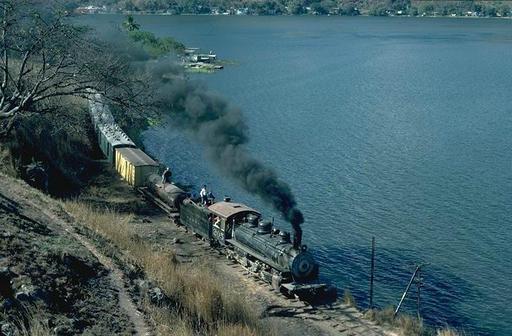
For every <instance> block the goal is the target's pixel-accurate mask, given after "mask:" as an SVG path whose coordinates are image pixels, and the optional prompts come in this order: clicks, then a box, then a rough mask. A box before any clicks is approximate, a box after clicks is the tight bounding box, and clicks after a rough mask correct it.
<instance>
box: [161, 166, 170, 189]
mask: <svg viewBox="0 0 512 336" xmlns="http://www.w3.org/2000/svg"><path fill="white" fill-rule="evenodd" d="M171 177H172V172H171V169H170V168H169V167H167V168H165V170H164V173H163V174H162V188H165V184H166V183H171Z"/></svg>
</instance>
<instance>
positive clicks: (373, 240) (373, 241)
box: [369, 237, 375, 309]
mask: <svg viewBox="0 0 512 336" xmlns="http://www.w3.org/2000/svg"><path fill="white" fill-rule="evenodd" d="M374 274H375V237H372V257H371V269H370V307H369V309H372V308H373V279H374Z"/></svg>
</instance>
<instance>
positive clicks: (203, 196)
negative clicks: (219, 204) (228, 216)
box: [199, 184, 208, 204]
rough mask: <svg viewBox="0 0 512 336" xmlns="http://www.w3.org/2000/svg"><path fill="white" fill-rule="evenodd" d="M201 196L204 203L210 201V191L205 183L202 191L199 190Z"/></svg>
mask: <svg viewBox="0 0 512 336" xmlns="http://www.w3.org/2000/svg"><path fill="white" fill-rule="evenodd" d="M199 196H201V202H202V203H203V204H206V202H207V201H208V191H207V190H206V184H205V185H203V188H202V189H201V192H199Z"/></svg>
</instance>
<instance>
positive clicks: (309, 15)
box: [75, 11, 512, 20]
mask: <svg viewBox="0 0 512 336" xmlns="http://www.w3.org/2000/svg"><path fill="white" fill-rule="evenodd" d="M75 15H76V16H87V15H137V16H219V17H330V18H332V17H340V18H341V17H350V18H356V17H373V18H427V19H431V18H438V19H441V18H445V19H456V20H457V19H458V20H460V19H469V20H479V19H484V20H489V19H491V20H492V19H496V20H512V16H501V17H500V16H451V15H416V16H411V15H369V14H360V15H313V14H301V15H294V14H274V15H257V14H244V15H231V14H230V15H225V14H194V13H184V14H170V13H157V12H154V13H147V12H130V11H126V12H98V13H76V14H75Z"/></svg>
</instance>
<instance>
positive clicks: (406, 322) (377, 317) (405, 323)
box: [365, 307, 427, 336]
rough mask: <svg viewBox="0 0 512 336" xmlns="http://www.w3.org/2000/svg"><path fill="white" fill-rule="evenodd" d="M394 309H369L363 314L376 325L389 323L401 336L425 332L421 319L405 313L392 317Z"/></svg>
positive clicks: (413, 335) (416, 335)
mask: <svg viewBox="0 0 512 336" xmlns="http://www.w3.org/2000/svg"><path fill="white" fill-rule="evenodd" d="M394 313H395V310H394V308H393V307H387V308H384V309H382V310H379V309H370V310H369V311H367V312H366V314H365V316H366V317H367V318H368V319H370V320H372V321H374V322H375V323H377V324H378V325H390V326H392V327H393V328H395V329H396V330H397V331H398V334H399V335H403V336H420V335H424V334H426V333H427V330H426V329H425V327H424V325H423V321H422V320H421V319H417V318H414V317H411V316H409V315H405V314H399V315H398V316H397V317H396V318H393V315H394Z"/></svg>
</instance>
